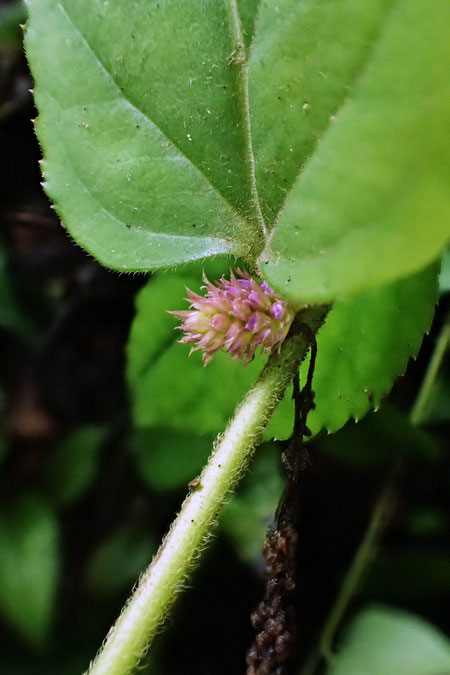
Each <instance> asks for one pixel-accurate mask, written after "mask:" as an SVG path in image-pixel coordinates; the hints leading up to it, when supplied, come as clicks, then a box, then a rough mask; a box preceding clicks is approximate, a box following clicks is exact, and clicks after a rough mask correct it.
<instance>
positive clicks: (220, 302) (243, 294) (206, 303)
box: [169, 270, 294, 365]
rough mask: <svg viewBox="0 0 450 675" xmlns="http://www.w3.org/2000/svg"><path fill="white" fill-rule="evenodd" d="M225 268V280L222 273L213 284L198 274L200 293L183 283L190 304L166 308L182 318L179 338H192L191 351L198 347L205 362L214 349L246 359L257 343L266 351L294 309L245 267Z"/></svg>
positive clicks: (189, 340)
mask: <svg viewBox="0 0 450 675" xmlns="http://www.w3.org/2000/svg"><path fill="white" fill-rule="evenodd" d="M237 273H238V277H236V276H235V275H234V274H233V272H231V271H230V280H228V279H225V277H222V278H221V280H220V281H217V282H216V285H214V284H212V283H211V282H210V281H208V279H207V278H206V276H205V274H203V280H204V282H205V286H202V288H203V289H205V290H206V295H205V296H201V295H198V294H197V293H193V291H191V290H189V289H186V290H187V292H188V297H187V298H186V300H187V301H188V302H189V303H190V309H188V310H184V311H180V312H169V314H173V315H174V316H176V317H178V319H181V321H182V322H183V323H182V324H181V326H178V329H179V330H184V331H186V335H184V336H183V337H182V338H181V340H179V342H181V343H183V344H192V345H193V347H192V349H191V353H192V352H193V351H197V350H198V349H201V350H203V362H204V364H205V365H206V364H207V363H209V362H210V361H211V359H212V357H213V356H214V354H216V352H218V351H219V350H223V351H226V352H229V353H230V354H231V358H233V359H238V360H242V361H244V363H245V364H247V363H249V362H250V361H251V360H252V359H253V357H254V355H255V351H256V350H257V348H258V347H261V350H262V351H265V352H271V351H272V350H273V348H274V347H275V346H276V347H277V348H278V349H279V348H280V345H281V343H282V342H283V340H284V338H285V337H286V335H287V333H288V331H289V328H290V326H291V323H292V321H293V319H294V311H293V310H292V309H291V308H290V307H289V306H288V304H287V303H286V301H285V300H282V299H281V298H279V297H278V296H277V295H276V294H275V293H274V291H273V290H272V289H271V288H270V286H268V284H267V283H266V282H265V281H263V282H262V283H259V282H258V281H256V280H255V279H254V278H253V277H252V276H251V275H250V274H248V272H246V271H242V270H237Z"/></svg>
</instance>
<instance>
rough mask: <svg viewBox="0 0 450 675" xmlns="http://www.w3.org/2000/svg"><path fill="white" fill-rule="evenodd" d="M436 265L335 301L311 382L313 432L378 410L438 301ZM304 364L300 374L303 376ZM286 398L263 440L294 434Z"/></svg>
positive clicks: (414, 349) (289, 402) (322, 332)
mask: <svg viewBox="0 0 450 675" xmlns="http://www.w3.org/2000/svg"><path fill="white" fill-rule="evenodd" d="M437 274H438V267H437V266H436V265H433V266H431V267H429V268H428V269H426V270H424V271H423V272H419V273H418V274H415V275H413V276H411V277H408V278H407V279H402V280H400V281H396V282H394V283H393V284H389V285H386V286H382V287H381V288H379V289H376V290H373V291H368V292H367V293H363V294H361V295H359V296H357V297H355V298H353V299H350V300H347V301H345V302H340V303H336V305H335V306H334V307H333V309H332V311H331V312H330V314H329V315H328V317H327V319H326V322H325V324H324V326H323V327H322V329H321V330H320V332H319V335H318V337H317V362H316V368H315V373H314V379H313V388H314V391H315V392H316V398H315V401H316V408H315V410H313V411H311V413H310V414H309V416H308V426H309V427H310V428H311V431H312V433H313V434H316V433H318V432H319V431H320V430H321V429H322V428H325V429H327V430H328V431H330V432H333V431H336V430H337V429H340V428H341V427H342V426H343V425H344V424H345V423H346V422H347V420H348V419H349V418H351V417H353V418H355V419H361V417H363V415H365V414H366V412H367V411H368V410H369V409H370V408H371V407H375V408H376V407H378V406H379V405H380V402H381V399H382V397H383V396H384V395H385V394H387V393H388V392H389V391H390V389H391V387H392V384H393V382H394V380H395V378H396V377H397V376H398V375H401V374H402V373H403V372H404V371H405V368H406V366H407V363H408V359H409V358H410V357H413V356H415V355H416V354H417V352H418V350H419V347H420V344H421V342H422V337H423V334H424V333H425V332H426V331H427V330H428V329H429V327H430V324H431V320H432V318H433V313H434V307H435V303H436V300H437ZM304 370H305V366H303V369H302V371H303V372H304ZM293 414H294V412H293V404H292V400H291V399H290V396H289V394H287V395H286V396H285V398H284V399H283V401H282V402H281V404H280V405H279V406H278V408H277V410H276V411H275V416H274V418H273V420H272V422H271V423H270V425H269V428H268V430H267V431H266V437H269V436H272V435H273V436H274V437H275V438H277V439H286V438H289V436H290V435H291V433H292V419H293Z"/></svg>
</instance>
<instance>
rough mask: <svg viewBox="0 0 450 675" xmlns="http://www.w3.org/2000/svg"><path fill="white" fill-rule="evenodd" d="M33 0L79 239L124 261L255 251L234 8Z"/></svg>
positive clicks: (42, 101)
mask: <svg viewBox="0 0 450 675" xmlns="http://www.w3.org/2000/svg"><path fill="white" fill-rule="evenodd" d="M27 5H28V8H29V15H30V21H29V27H28V29H27V33H26V45H27V53H28V57H29V60H30V63H31V66H32V70H33V74H34V77H35V80H36V90H35V95H36V101H37V105H38V108H39V112H40V117H39V120H38V123H37V132H38V136H39V139H40V141H41V143H42V145H43V147H44V150H45V162H44V164H43V169H44V179H45V188H46V190H47V192H48V194H49V196H50V197H51V199H52V200H53V201H54V202H55V206H56V208H57V210H58V212H59V214H60V216H61V218H62V220H63V222H64V223H65V224H66V226H67V227H68V228H69V230H70V232H71V234H72V235H73V237H74V238H75V239H76V240H77V241H78V242H79V243H80V244H81V245H82V246H84V247H85V248H87V249H88V250H89V251H91V252H92V253H93V254H94V255H95V256H96V257H98V258H99V259H100V260H101V261H102V262H103V263H105V264H107V265H108V266H110V267H113V268H116V269H125V270H142V269H156V268H158V267H168V266H171V265H175V264H177V263H180V262H185V261H188V260H195V259H198V258H203V257H206V256H212V255H215V254H217V253H240V252H242V251H244V250H246V249H247V243H246V240H247V239H248V237H249V236H252V237H253V238H254V236H255V235H256V234H257V232H256V230H257V229H259V226H253V225H251V224H250V223H249V221H248V218H247V219H246V220H244V217H243V214H244V213H245V214H246V216H248V204H249V203H250V202H251V189H252V186H251V174H250V158H249V154H248V148H247V146H248V141H247V135H246V134H247V125H246V123H245V100H244V95H243V91H242V86H241V68H239V67H237V66H236V64H235V62H234V59H235V57H236V53H237V51H238V49H239V44H238V43H239V36H238V35H237V33H236V31H237V27H236V22H235V20H234V19H233V12H232V8H231V7H228V6H227V3H204V2H202V1H200V0H195V1H193V2H171V3H168V2H148V0H139V1H138V2H134V3H133V6H132V9H130V6H129V3H128V2H125V1H124V0H120V1H117V0H116V1H115V2H106V3H105V2H103V3H88V4H86V3H85V2H84V0H62V1H61V2H58V3H55V2H53V0H28V2H27ZM247 13H248V22H249V23H251V20H252V6H251V4H250V5H249V6H248V12H247ZM112 35H114V39H111V36H112ZM55 54H57V55H58V59H57V60H56V61H55ZM255 228H256V229H255Z"/></svg>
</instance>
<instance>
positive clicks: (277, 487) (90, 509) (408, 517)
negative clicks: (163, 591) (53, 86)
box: [0, 2, 450, 675]
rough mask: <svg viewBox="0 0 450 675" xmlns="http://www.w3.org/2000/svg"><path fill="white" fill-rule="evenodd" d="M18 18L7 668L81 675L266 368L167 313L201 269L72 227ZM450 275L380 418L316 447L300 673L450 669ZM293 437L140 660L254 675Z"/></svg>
mask: <svg viewBox="0 0 450 675" xmlns="http://www.w3.org/2000/svg"><path fill="white" fill-rule="evenodd" d="M24 20H25V13H24V9H23V7H22V5H21V4H20V3H15V2H2V3H1V4H0V144H1V148H2V158H3V167H4V172H3V180H2V186H1V190H2V198H1V205H0V209H1V211H0V218H1V232H0V237H1V239H0V340H1V351H0V409H1V417H0V432H1V433H0V629H1V632H0V672H1V673H5V674H6V675H19V674H23V675H25V674H27V675H28V674H31V673H33V674H36V675H39V674H41V673H42V674H44V673H45V674H46V675H49V674H53V673H55V675H56V674H58V675H64V674H66V673H67V675H72V674H73V675H75V674H77V673H81V672H82V671H83V669H85V668H86V666H87V664H88V662H89V659H90V658H91V657H92V656H93V655H94V653H95V651H96V649H97V648H98V646H99V644H100V642H101V640H102V639H103V637H104V635H105V634H106V632H107V630H108V627H109V626H110V624H111V623H112V621H113V620H114V619H115V617H116V616H117V614H118V612H119V611H120V608H121V606H122V604H123V602H124V601H125V599H126V597H127V595H128V593H129V590H130V588H131V586H132V585H133V584H134V582H135V580H136V579H137V578H138V576H139V574H140V573H141V571H142V570H143V569H144V567H145V566H146V564H147V562H148V561H149V559H150V558H151V556H152V554H153V553H154V552H155V550H156V547H157V544H158V542H159V541H160V539H161V537H162V536H163V534H164V532H165V531H166V529H167V527H168V525H169V524H170V522H171V519H172V518H173V516H174V514H175V513H176V511H177V509H178V508H179V505H180V503H181V500H182V499H183V497H184V495H185V492H186V487H187V483H188V482H189V481H190V480H192V479H193V478H194V477H195V476H196V475H197V474H198V473H199V471H200V469H201V467H202V465H203V463H204V461H205V459H206V457H207V456H208V454H209V451H210V448H211V443H212V440H213V438H214V435H215V433H216V432H217V429H220V428H221V427H223V426H224V424H225V422H226V419H227V418H228V415H229V414H230V412H231V411H232V409H233V407H234V405H235V402H236V400H238V399H239V396H240V395H241V393H243V391H245V389H246V388H247V387H248V384H249V383H250V382H251V381H252V379H253V378H254V377H255V375H256V373H257V372H258V371H259V368H260V363H258V362H255V363H253V364H251V366H250V367H249V368H248V369H247V370H246V371H244V370H243V369H242V367H239V366H238V367H236V366H235V365H234V366H233V367H232V368H230V367H229V363H228V362H227V361H226V359H225V358H224V359H220V358H218V359H217V361H216V362H215V365H214V367H213V368H212V367H211V370H210V371H208V372H209V373H210V375H209V379H207V380H206V384H205V377H204V371H201V368H200V363H199V358H197V357H198V355H195V356H194V357H192V359H191V361H187V360H186V350H185V348H184V347H181V346H180V345H177V344H176V343H175V338H176V334H175V333H173V330H172V328H173V325H174V321H173V319H172V318H171V317H169V316H168V315H167V314H165V310H166V309H177V308H180V306H181V304H180V303H181V296H182V293H183V284H184V283H185V282H186V279H187V280H189V279H191V280H192V285H195V283H198V271H199V267H198V266H192V267H191V268H184V269H183V271H182V272H176V273H173V274H170V275H169V274H166V275H163V274H161V275H155V276H153V277H152V278H150V279H148V278H146V277H145V276H144V275H140V276H123V275H122V276H120V275H118V274H115V273H112V272H109V271H107V270H105V269H103V268H102V267H100V266H99V265H98V264H97V263H96V262H95V261H94V260H92V259H91V258H90V257H89V256H87V255H86V254H85V253H84V252H82V251H81V250H80V249H79V248H77V247H76V246H75V245H74V244H73V243H72V242H71V241H70V239H69V238H68V237H67V236H66V233H65V232H64V230H63V228H62V227H61V225H60V223H59V221H58V219H57V217H56V216H55V214H54V213H53V211H52V210H51V209H50V205H49V203H48V201H47V199H46V197H45V196H44V194H43V192H42V190H41V188H40V184H39V182H40V176H39V167H38V159H39V156H40V151H39V147H38V144H37V142H36V139H35V137H34V132H33V126H32V122H31V119H32V118H33V117H34V116H35V114H36V113H35V110H34V109H33V104H32V100H31V95H30V94H29V91H28V90H29V89H30V87H31V86H32V83H31V80H30V76H29V73H28V69H27V66H26V63H25V60H24V57H23V52H22V44H21V31H20V29H19V28H18V23H19V22H21V21H24ZM55 58H57V55H55ZM227 264H229V263H227V262H226V261H225V262H224V261H223V260H216V261H214V262H213V263H210V264H209V268H208V270H207V271H208V273H209V274H211V276H214V275H217V274H220V273H221V271H222V270H223V269H224V265H225V266H226V265H227ZM440 286H441V298H440V302H439V305H438V307H437V311H436V316H435V320H434V323H433V326H432V329H431V331H430V333H429V335H427V336H426V338H425V340H424V342H423V345H422V348H421V351H420V354H419V357H418V358H417V360H416V361H415V362H411V363H410V364H409V367H408V370H407V372H406V375H405V376H404V377H403V378H400V379H399V380H398V381H397V382H396V385H395V387H394V389H393V391H392V393H391V394H390V396H389V397H388V398H387V399H386V400H385V401H384V402H383V405H382V406H381V409H380V411H379V412H376V413H374V412H372V413H369V414H368V415H367V416H366V417H365V418H364V419H363V420H362V421H360V422H359V423H358V424H357V425H356V424H355V423H354V422H353V421H351V422H349V423H348V424H346V425H345V426H344V427H343V428H342V429H341V430H340V431H338V432H337V433H335V434H334V435H326V434H325V433H322V434H319V435H318V436H317V437H316V438H315V439H314V440H313V442H312V443H311V445H310V449H311V457H312V468H311V470H310V471H309V472H308V474H307V475H306V476H305V479H304V481H303V485H302V496H301V500H302V509H301V522H300V533H301V544H300V556H299V561H298V574H299V588H298V613H299V644H298V662H297V665H296V669H297V670H296V672H298V673H299V674H300V673H301V674H302V675H307V674H308V673H314V672H321V671H324V672H325V671H326V672H327V673H331V674H332V675H353V674H354V675H362V673H364V674H366V673H367V674H373V675H391V674H393V673H395V674H396V675H403V674H405V675H406V674H408V675H410V674H411V673H417V675H425V674H426V673H430V675H439V674H442V675H443V674H444V673H447V672H450V665H449V658H450V657H449V645H448V642H447V641H446V638H444V636H443V633H445V632H446V631H447V630H448V602H449V599H450V597H449V596H450V568H449V557H448V553H449V550H448V548H449V545H448V541H449V540H448V534H449V527H450V510H449V503H448V488H449V481H450V466H449V459H448V454H447V453H446V447H445V439H446V434H448V428H449V416H450V406H449V403H450V375H449V368H448V365H449V357H448V343H449V334H450V329H449V323H448V316H449V291H450V271H449V258H448V256H445V257H444V264H443V267H442V271H441V277H440ZM136 296H137V297H136ZM148 298H151V311H148ZM411 302H414V298H412V299H411ZM135 307H136V308H137V313H136V319H135V321H134V323H133V317H134V316H135V312H136V310H135ZM395 329H396V327H395V326H393V327H392V330H393V331H395ZM130 330H131V339H130V341H129V342H128V336H129V334H130ZM127 343H128V347H127ZM143 346H145V349H144V348H143ZM127 355H128V359H127ZM127 363H128V367H127ZM424 381H425V384H424ZM127 382H128V384H127ZM205 387H206V388H205ZM419 392H421V393H420V394H419ZM193 402H194V403H195V410H194V409H193ZM283 447H284V442H281V441H268V442H266V443H264V444H263V445H262V447H261V448H260V449H259V450H258V452H257V455H256V458H255V461H254V462H253V463H252V465H251V467H250V470H249V472H248V474H247V476H246V477H245V478H244V480H243V482H242V484H241V486H240V488H239V490H238V492H237V493H236V495H235V497H234V498H233V499H232V500H231V502H230V503H229V504H228V505H227V506H226V508H225V510H224V512H223V514H222V516H221V518H220V523H219V527H218V530H217V533H216V537H215V539H214V541H213V542H212V544H211V545H210V547H209V550H208V552H207V553H206V554H205V555H204V557H203V559H202V561H201V564H200V565H199V568H198V569H197V570H196V572H195V573H194V575H193V579H192V582H191V583H190V585H191V586H192V588H190V589H189V591H188V592H186V593H184V594H183V596H182V597H180V598H179V601H178V603H177V605H176V607H175V608H174V611H173V613H172V615H171V617H170V619H169V620H168V621H167V626H166V631H165V632H164V633H163V634H162V635H160V636H159V637H158V638H157V640H156V642H155V644H154V647H153V649H152V651H151V656H150V657H148V659H147V664H146V666H145V668H144V671H143V672H152V673H155V674H159V673H161V674H164V673H170V674H171V675H178V674H179V675H188V674H190V673H192V674H194V673H195V674H196V675H198V674H201V673H205V674H207V673H215V674H218V675H220V674H221V673H223V674H225V673H227V674H229V673H240V672H242V670H243V662H244V654H245V650H246V648H247V647H248V645H249V643H250V640H251V630H250V623H249V614H250V612H251V610H252V608H253V607H254V606H255V605H256V604H257V602H258V601H259V598H260V594H261V592H262V588H263V584H262V579H261V571H262V566H263V563H262V558H261V555H260V550H261V546H262V543H263V540H264V535H265V531H266V528H267V526H268V525H269V524H270V523H271V521H272V519H273V515H274V511H275V509H276V505H277V502H278V499H279V496H280V494H281V491H282V488H283V476H282V471H281V466H280V455H281V452H282V449H283ZM361 542H362V544H361ZM360 545H361V546H360ZM358 547H360V548H359V553H358V554H357V551H358ZM355 555H356V558H355ZM318 645H321V646H322V651H323V652H325V653H326V652H328V651H330V652H333V653H332V654H330V658H329V661H328V665H325V662H324V660H323V659H322V658H321V656H320V655H319V649H318ZM336 649H337V656H336V655H335V653H334V652H335V650H336Z"/></svg>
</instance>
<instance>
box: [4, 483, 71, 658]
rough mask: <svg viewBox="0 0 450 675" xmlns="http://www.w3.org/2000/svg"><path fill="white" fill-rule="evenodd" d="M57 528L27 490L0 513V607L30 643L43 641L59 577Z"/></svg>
mask: <svg viewBox="0 0 450 675" xmlns="http://www.w3.org/2000/svg"><path fill="white" fill-rule="evenodd" d="M58 566H59V556H58V527H57V523H56V521H55V517H54V514H53V513H52V512H51V511H50V510H49V508H48V507H47V506H46V504H45V503H44V502H43V501H42V500H40V499H38V498H37V497H32V496H30V495H28V496H26V497H21V498H19V499H18V500H16V501H15V502H14V503H13V504H11V505H10V506H9V508H8V509H7V510H4V511H3V512H2V513H0V580H1V581H0V611H1V612H2V614H3V615H4V616H5V618H6V619H7V620H8V621H9V622H10V623H11V624H12V625H13V626H14V627H15V628H16V630H17V631H18V632H19V633H20V634H21V635H22V636H23V637H24V638H25V639H26V640H27V641H29V642H31V643H32V644H33V645H41V644H42V643H43V641H44V640H45V638H46V636H47V633H48V629H49V625H50V621H51V616H52V609H53V601H54V597H55V590H56V582H57V577H58Z"/></svg>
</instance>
